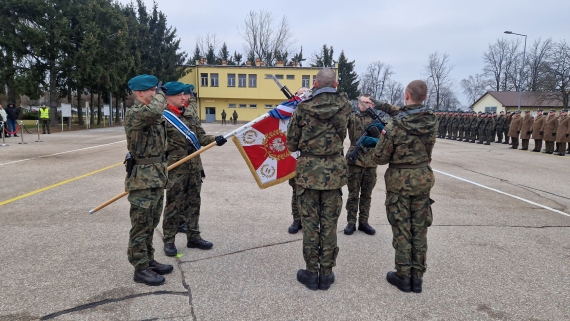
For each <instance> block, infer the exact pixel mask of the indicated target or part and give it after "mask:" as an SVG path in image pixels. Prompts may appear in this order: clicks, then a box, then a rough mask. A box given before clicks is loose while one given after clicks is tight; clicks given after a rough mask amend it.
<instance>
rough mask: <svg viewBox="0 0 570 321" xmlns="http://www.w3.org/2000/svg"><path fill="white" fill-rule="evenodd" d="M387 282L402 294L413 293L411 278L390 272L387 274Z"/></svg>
mask: <svg viewBox="0 0 570 321" xmlns="http://www.w3.org/2000/svg"><path fill="white" fill-rule="evenodd" d="M386 281H388V283H390V284H392V285H394V286H396V287H397V288H398V290H400V291H402V292H410V291H412V287H411V285H410V283H411V278H410V277H409V276H400V275H398V273H396V272H392V271H390V272H388V274H386Z"/></svg>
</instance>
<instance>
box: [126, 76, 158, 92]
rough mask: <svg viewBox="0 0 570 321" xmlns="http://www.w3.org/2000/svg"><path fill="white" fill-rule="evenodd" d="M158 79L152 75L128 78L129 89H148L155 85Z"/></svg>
mask: <svg viewBox="0 0 570 321" xmlns="http://www.w3.org/2000/svg"><path fill="white" fill-rule="evenodd" d="M157 84H158V79H157V78H156V77H155V76H153V75H146V74H145V75H138V76H136V77H133V78H131V80H129V83H128V86H129V89H130V90H148V89H151V88H153V87H156V85H157Z"/></svg>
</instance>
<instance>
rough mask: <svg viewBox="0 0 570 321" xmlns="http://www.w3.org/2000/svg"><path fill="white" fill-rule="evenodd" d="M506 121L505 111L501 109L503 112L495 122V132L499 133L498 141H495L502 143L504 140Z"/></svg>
mask: <svg viewBox="0 0 570 321" xmlns="http://www.w3.org/2000/svg"><path fill="white" fill-rule="evenodd" d="M504 123H505V112H504V111H502V110H501V112H500V113H499V117H497V122H496V123H495V132H496V133H497V141H495V143H498V144H501V143H502V142H503V124H504ZM493 138H494V137H493Z"/></svg>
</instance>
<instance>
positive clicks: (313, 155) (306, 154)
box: [299, 152, 341, 158]
mask: <svg viewBox="0 0 570 321" xmlns="http://www.w3.org/2000/svg"><path fill="white" fill-rule="evenodd" d="M299 156H301V157H318V158H327V157H338V156H341V155H340V154H337V155H315V154H312V153H309V152H301V155H299Z"/></svg>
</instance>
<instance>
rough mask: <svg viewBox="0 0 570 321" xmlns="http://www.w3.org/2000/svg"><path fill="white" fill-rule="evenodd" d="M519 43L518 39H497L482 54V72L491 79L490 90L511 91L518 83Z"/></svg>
mask: <svg viewBox="0 0 570 321" xmlns="http://www.w3.org/2000/svg"><path fill="white" fill-rule="evenodd" d="M519 43H520V42H519V40H518V39H516V40H515V39H511V40H506V39H498V40H497V42H496V43H494V44H492V45H491V44H489V49H488V50H487V51H486V52H485V53H483V61H484V62H485V66H484V68H483V71H484V74H485V76H487V77H490V78H492V79H493V82H492V84H493V85H492V86H491V88H493V89H494V90H495V91H507V90H511V89H513V87H514V85H516V84H517V83H518V81H517V79H518V78H517V72H518V69H517V66H518V67H520V58H519V57H518V54H520V53H518V48H519ZM513 80H514V83H513Z"/></svg>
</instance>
